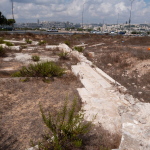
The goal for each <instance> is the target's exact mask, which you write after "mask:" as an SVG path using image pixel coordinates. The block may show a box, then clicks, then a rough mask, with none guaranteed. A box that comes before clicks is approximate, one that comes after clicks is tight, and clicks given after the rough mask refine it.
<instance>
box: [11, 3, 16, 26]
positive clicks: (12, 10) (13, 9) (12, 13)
mask: <svg viewBox="0 0 150 150" xmlns="http://www.w3.org/2000/svg"><path fill="white" fill-rule="evenodd" d="M11 3H12V18H13V21H15V19H14V3H13V0H11ZM12 26H13V27H14V23H13V24H12Z"/></svg>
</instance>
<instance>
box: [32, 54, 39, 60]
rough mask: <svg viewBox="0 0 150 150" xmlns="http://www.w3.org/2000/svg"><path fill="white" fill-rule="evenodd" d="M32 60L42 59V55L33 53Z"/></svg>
mask: <svg viewBox="0 0 150 150" xmlns="http://www.w3.org/2000/svg"><path fill="white" fill-rule="evenodd" d="M32 60H33V61H39V60H40V57H39V56H37V55H33V56H32Z"/></svg>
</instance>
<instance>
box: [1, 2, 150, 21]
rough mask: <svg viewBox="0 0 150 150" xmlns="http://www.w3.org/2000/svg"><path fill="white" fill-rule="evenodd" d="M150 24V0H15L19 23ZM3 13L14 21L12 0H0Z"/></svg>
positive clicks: (16, 15) (15, 13)
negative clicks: (129, 22) (127, 22)
mask: <svg viewBox="0 0 150 150" xmlns="http://www.w3.org/2000/svg"><path fill="white" fill-rule="evenodd" d="M131 1H133V5H132V11H131V12H132V13H131V23H133V24H138V23H150V15H149V14H150V0H13V4H14V16H15V20H16V22H17V23H27V22H33V23H34V22H37V20H38V19H39V21H60V22H66V21H69V22H73V23H82V19H83V23H89V24H90V23H107V24H115V23H117V21H118V23H120V24H121V23H125V22H126V21H129V16H130V10H131ZM0 11H1V12H2V13H3V14H4V16H5V17H6V18H7V19H11V18H12V3H11V0H0Z"/></svg>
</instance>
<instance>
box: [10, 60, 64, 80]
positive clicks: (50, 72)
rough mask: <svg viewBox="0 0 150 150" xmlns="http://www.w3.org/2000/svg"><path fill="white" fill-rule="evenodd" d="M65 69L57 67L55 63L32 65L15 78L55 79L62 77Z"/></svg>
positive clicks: (23, 68) (23, 69)
mask: <svg viewBox="0 0 150 150" xmlns="http://www.w3.org/2000/svg"><path fill="white" fill-rule="evenodd" d="M64 73H65V69H63V68H61V67H60V66H58V65H56V64H55V63H54V62H43V63H37V64H30V65H29V66H28V67H25V66H24V67H22V69H21V70H20V71H18V72H16V73H14V74H12V76H13V77H55V76H58V77H59V76H62V75H63V74H64Z"/></svg>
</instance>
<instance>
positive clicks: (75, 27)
mask: <svg viewBox="0 0 150 150" xmlns="http://www.w3.org/2000/svg"><path fill="white" fill-rule="evenodd" d="M14 28H15V29H32V30H35V29H38V30H49V29H57V30H68V31H83V30H84V31H89V32H92V33H112V34H115V33H120V34H124V33H126V34H150V24H127V23H125V24H85V23H78V24H74V23H71V22H49V21H42V22H40V21H39V20H38V21H37V23H15V24H14Z"/></svg>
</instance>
